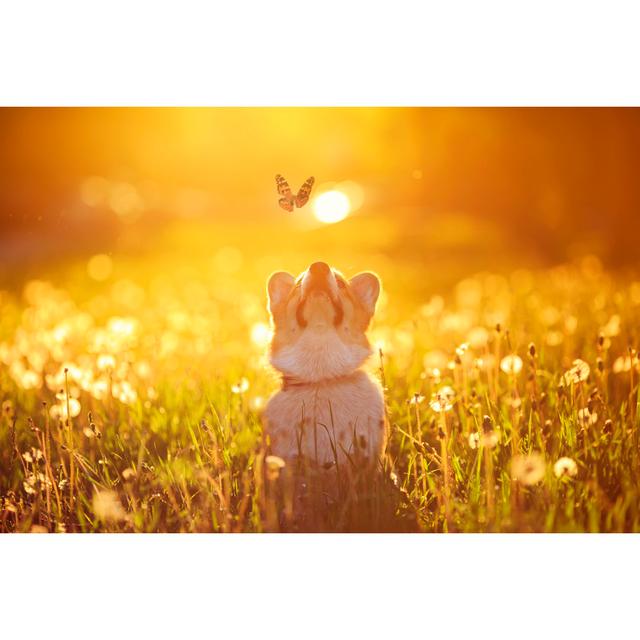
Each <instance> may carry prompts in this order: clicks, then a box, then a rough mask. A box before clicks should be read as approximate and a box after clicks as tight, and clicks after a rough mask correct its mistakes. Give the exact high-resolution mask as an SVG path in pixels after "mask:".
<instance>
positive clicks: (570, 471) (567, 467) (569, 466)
mask: <svg viewBox="0 0 640 640" xmlns="http://www.w3.org/2000/svg"><path fill="white" fill-rule="evenodd" d="M553 473H554V474H555V476H556V478H561V477H563V476H569V477H571V478H573V477H575V476H576V475H577V474H578V465H577V464H576V462H575V460H573V459H572V458H567V457H566V456H564V457H562V458H560V459H559V460H558V461H557V462H556V463H555V464H554V465H553Z"/></svg>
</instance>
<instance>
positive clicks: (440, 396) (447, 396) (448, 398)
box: [429, 387, 456, 413]
mask: <svg viewBox="0 0 640 640" xmlns="http://www.w3.org/2000/svg"><path fill="white" fill-rule="evenodd" d="M455 395H456V393H455V391H454V390H453V389H452V388H451V387H442V388H440V389H439V390H438V391H437V392H436V393H434V394H433V396H432V398H431V402H429V406H430V407H431V408H432V409H433V410H434V411H435V412H436V413H443V412H445V411H451V409H452V408H453V403H454V398H455Z"/></svg>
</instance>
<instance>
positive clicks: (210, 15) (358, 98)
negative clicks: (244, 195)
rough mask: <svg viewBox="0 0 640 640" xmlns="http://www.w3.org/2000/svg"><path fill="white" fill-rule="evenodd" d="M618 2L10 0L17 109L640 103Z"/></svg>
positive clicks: (0, 42) (3, 51)
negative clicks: (21, 0) (50, 107)
mask: <svg viewBox="0 0 640 640" xmlns="http://www.w3.org/2000/svg"><path fill="white" fill-rule="evenodd" d="M639 18H640V6H639V5H638V3H635V2H631V1H626V0H608V1H607V2H606V3H605V2H596V1H593V0H581V1H579V2H578V1H575V0H564V1H558V0H553V1H552V0H535V1H533V0H526V1H520V2H515V1H514V0H483V1H482V2H478V1H477V0H449V1H447V2H442V1H437V2H436V1H429V0H394V1H393V2H379V1H376V0H370V1H368V2H355V1H352V2H345V1H344V0H322V1H320V0H317V1H315V2H307V3H300V2H295V1H293V0H269V1H268V2H267V1H264V0H263V1H257V0H256V1H252V2H248V1H247V0H234V1H233V2H205V1H196V0H182V1H181V2H180V3H177V2H176V3H169V2H158V1H149V0H137V1H131V0H110V1H109V2H106V1H104V2H103V1H100V2H95V1H94V2H90V3H89V2H86V0H58V1H57V2H50V1H49V0H45V1H38V0H32V1H31V2H22V3H20V2H13V3H5V4H4V5H3V8H2V12H1V18H0V19H1V24H0V60H1V61H2V62H1V64H0V103H2V104H12V105H26V104H28V105H228V106H237V105H276V106H277V105H291V106H297V105H319V106H322V105H324V106H332V105H346V106H350V105H378V106H389V105H447V106H448V105H453V106H457V105H477V106H484V105H504V106H511V105H538V106H540V105H638V104H640V83H638V82H637V80H636V78H637V61H638V59H639V56H638V54H639V53H640V51H639V50H640V39H639V38H638V37H637V26H638V24H640V19H639Z"/></svg>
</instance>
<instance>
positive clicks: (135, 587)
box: [0, 534, 640, 639]
mask: <svg viewBox="0 0 640 640" xmlns="http://www.w3.org/2000/svg"><path fill="white" fill-rule="evenodd" d="M638 544H639V538H638V536H633V535H599V536H598V535H588V534H581V535H554V536H551V535H546V536H543V535H505V534H498V535H474V536H464V535H449V536H447V535H373V534H369V535H332V536H319V535H277V534H276V535H227V536H223V535H218V536H216V535H188V534H182V535H144V534H137V535H123V534H120V535H100V534H93V535H91V534H89V535H67V536H64V535H57V536H35V535H32V536H27V535H14V536H4V537H3V538H2V540H1V541H0V548H1V549H2V565H3V566H2V574H3V578H2V581H1V582H0V585H1V586H0V602H1V603H2V610H3V631H5V632H6V631H8V630H12V631H16V633H21V635H23V634H25V633H26V635H27V636H29V635H30V634H31V633H33V634H34V635H35V634H36V632H37V635H43V637H44V636H46V637H55V638H76V637H77V638H85V637H87V636H90V637H93V636H94V635H96V633H97V635H98V637H109V638H135V637H143V638H154V637H162V638H164V637H169V638H178V637H180V638H193V637H196V634H198V635H201V634H203V633H206V637H233V638H235V637H238V638H245V637H246V638H271V637H273V638H305V639H306V638H323V639H326V638H350V637H353V638H356V637H357V638H370V637H374V638H379V637H384V638H417V637H440V638H441V637H450V638H471V637H474V638H509V639H513V638H536V639H537V638H547V637H548V638H581V639H585V638H602V637H612V638H617V637H629V635H630V634H631V635H633V631H634V630H635V629H636V628H637V621H636V620H635V618H636V607H637V605H636V601H637V589H636V588H635V583H636V580H637V576H638V574H639V570H640V554H638ZM436 634H438V635H437V636H436ZM440 634H446V636H445V635H440Z"/></svg>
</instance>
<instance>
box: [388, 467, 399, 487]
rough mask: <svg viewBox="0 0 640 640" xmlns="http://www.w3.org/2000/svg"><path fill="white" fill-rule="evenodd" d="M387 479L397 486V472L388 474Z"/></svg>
mask: <svg viewBox="0 0 640 640" xmlns="http://www.w3.org/2000/svg"><path fill="white" fill-rule="evenodd" d="M389 480H391V482H393V484H394V485H395V486H396V487H397V486H398V474H397V473H396V472H395V471H392V472H391V473H390V474H389Z"/></svg>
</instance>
